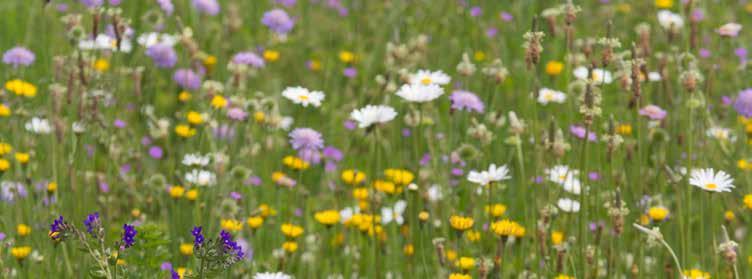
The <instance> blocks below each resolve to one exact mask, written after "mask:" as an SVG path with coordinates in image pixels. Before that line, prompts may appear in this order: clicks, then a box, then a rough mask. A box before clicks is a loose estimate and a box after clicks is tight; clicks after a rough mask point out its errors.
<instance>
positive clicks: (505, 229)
mask: <svg viewBox="0 0 752 279" xmlns="http://www.w3.org/2000/svg"><path fill="white" fill-rule="evenodd" d="M491 231H493V232H494V233H495V234H496V235H498V236H501V237H509V236H514V237H523V236H525V227H523V226H521V225H520V224H519V223H517V222H514V221H509V220H507V219H504V220H501V221H496V222H493V223H492V224H491Z"/></svg>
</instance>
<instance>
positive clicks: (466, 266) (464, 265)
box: [455, 257, 475, 270]
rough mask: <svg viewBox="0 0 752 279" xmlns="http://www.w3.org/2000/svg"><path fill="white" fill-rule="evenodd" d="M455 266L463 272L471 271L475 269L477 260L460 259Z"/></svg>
mask: <svg viewBox="0 0 752 279" xmlns="http://www.w3.org/2000/svg"><path fill="white" fill-rule="evenodd" d="M455 265H456V266H457V267H459V268H460V269H462V270H470V269H473V267H475V259H473V258H471V257H460V259H459V260H457V262H456V263H455Z"/></svg>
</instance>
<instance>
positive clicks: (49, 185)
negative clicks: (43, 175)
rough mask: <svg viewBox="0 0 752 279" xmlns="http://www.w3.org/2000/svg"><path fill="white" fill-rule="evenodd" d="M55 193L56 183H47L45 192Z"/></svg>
mask: <svg viewBox="0 0 752 279" xmlns="http://www.w3.org/2000/svg"><path fill="white" fill-rule="evenodd" d="M56 191H57V183H56V182H50V183H47V192H48V193H54V192H56Z"/></svg>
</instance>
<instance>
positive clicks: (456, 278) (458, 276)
mask: <svg viewBox="0 0 752 279" xmlns="http://www.w3.org/2000/svg"><path fill="white" fill-rule="evenodd" d="M449 279H473V277H472V276H470V274H462V273H452V274H449Z"/></svg>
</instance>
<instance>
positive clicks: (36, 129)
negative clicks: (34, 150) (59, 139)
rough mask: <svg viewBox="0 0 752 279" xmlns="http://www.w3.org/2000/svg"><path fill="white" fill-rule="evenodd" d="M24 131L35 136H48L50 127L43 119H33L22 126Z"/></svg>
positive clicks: (50, 130) (48, 122) (47, 121)
mask: <svg viewBox="0 0 752 279" xmlns="http://www.w3.org/2000/svg"><path fill="white" fill-rule="evenodd" d="M24 128H26V131H29V132H32V133H35V134H49V133H51V132H52V125H51V124H50V121H49V120H47V119H44V118H38V117H33V118H31V120H30V121H29V122H26V124H25V125H24Z"/></svg>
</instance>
